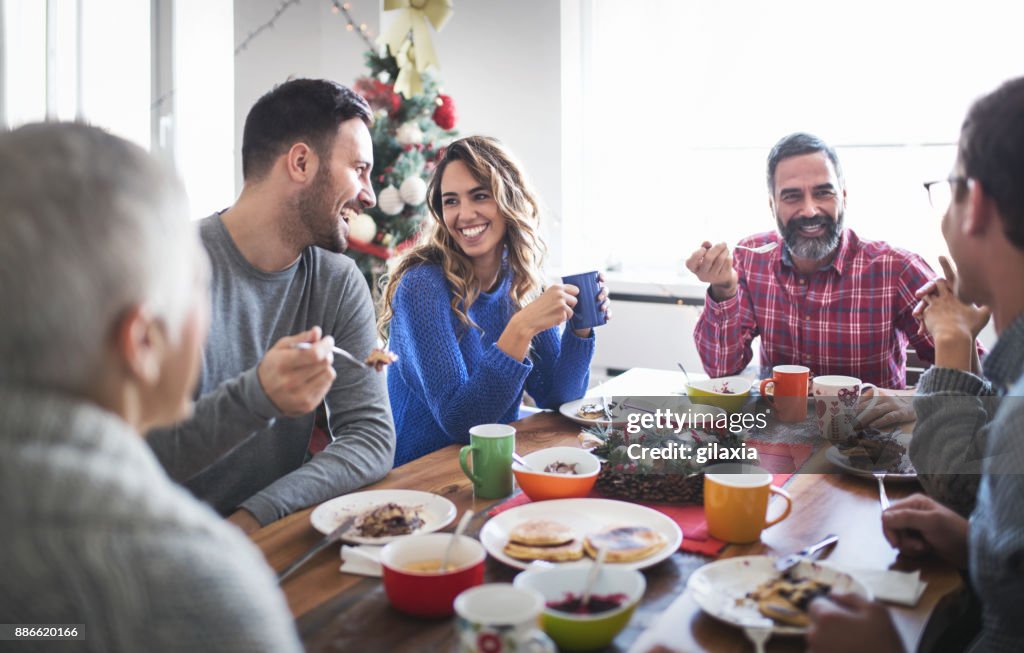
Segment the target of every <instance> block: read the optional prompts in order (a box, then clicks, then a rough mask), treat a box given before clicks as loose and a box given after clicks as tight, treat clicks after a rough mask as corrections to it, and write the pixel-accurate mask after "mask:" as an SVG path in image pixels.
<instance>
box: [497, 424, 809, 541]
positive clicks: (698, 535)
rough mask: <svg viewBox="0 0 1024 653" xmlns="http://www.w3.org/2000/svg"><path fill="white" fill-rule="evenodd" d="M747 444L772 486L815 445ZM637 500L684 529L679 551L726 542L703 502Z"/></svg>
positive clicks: (521, 499)
mask: <svg viewBox="0 0 1024 653" xmlns="http://www.w3.org/2000/svg"><path fill="white" fill-rule="evenodd" d="M748 444H750V445H751V446H752V447H754V448H755V449H757V451H758V455H759V457H760V464H761V466H762V467H764V468H765V469H767V470H768V471H770V472H772V473H773V474H774V478H773V480H772V482H773V483H774V484H775V485H782V484H783V483H785V482H786V481H787V480H789V477H790V476H792V475H793V473H794V472H795V471H796V470H798V469H800V466H801V465H803V464H804V462H805V461H806V460H807V459H808V458H810V457H811V454H812V453H814V447H813V446H811V445H809V444H785V443H778V442H760V441H756V440H750V441H748ZM590 496H591V498H595V499H603V498H606V497H604V496H602V495H600V494H598V493H597V492H596V491H594V492H591V494H590ZM527 503H530V498H529V497H528V496H526V495H525V494H523V493H522V492H520V493H519V494H517V495H515V496H514V497H512V498H511V499H509V500H508V501H505V502H504V503H502V504H501V505H498V506H495V507H494V508H492V509H491V510H489V511H488V512H487V514H488V516H490V517H494V516H495V515H499V514H501V513H503V512H505V511H506V510H509V509H511V508H515V507H517V506H521V505H524V504H527ZM636 503H638V505H641V506H646V507H648V508H650V509H652V510H657V511H658V512H660V513H661V514H663V515H665V516H666V517H668V518H669V519H671V520H672V521H674V522H675V523H676V524H678V525H679V528H681V529H682V531H683V543H682V544H681V545H680V547H679V549H680V550H681V551H687V552H689V553H699V554H701V555H706V556H710V557H716V556H717V555H718V554H719V553H721V551H722V549H723V548H724V547H725V545H726V543H725V542H723V541H721V540H716V539H715V538H713V537H711V536H710V535H708V522H707V519H706V518H705V516H704V506H703V505H678V504H674V503H641V502H636Z"/></svg>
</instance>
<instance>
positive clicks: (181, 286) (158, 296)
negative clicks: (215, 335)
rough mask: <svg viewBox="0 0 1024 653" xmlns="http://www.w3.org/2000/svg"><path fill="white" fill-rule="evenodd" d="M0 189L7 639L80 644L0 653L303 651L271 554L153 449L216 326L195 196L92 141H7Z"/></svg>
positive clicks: (60, 132)
mask: <svg viewBox="0 0 1024 653" xmlns="http://www.w3.org/2000/svg"><path fill="white" fill-rule="evenodd" d="M0 170H3V174H2V175H0V313H2V317H0V524H3V529H4V531H3V536H2V537H0V560H2V561H3V562H2V569H3V572H2V573H0V623H4V624H13V625H15V626H22V627H24V626H29V625H36V624H51V625H56V624H60V625H61V626H63V627H64V628H62V629H61V631H60V634H62V635H64V634H67V635H70V636H71V638H72V639H73V640H74V641H62V640H60V639H50V640H46V641H40V640H37V641H32V642H28V641H25V642H23V643H22V644H21V645H19V644H18V643H15V642H11V641H4V642H2V644H0V648H2V649H3V650H16V651H30V650H31V651H55V652H56V651H59V652H61V653H65V652H68V651H95V652H97V653H100V652H103V653H109V652H117V651H124V652H125V653H134V652H136V651H148V652H151V653H156V652H170V651H221V652H237V653H251V652H256V651H266V652H268V653H270V652H274V653H277V652H291V651H299V650H301V647H300V644H299V640H298V637H297V636H296V633H295V627H294V623H293V621H292V618H291V615H290V614H289V612H288V607H287V605H286V604H285V600H284V596H283V595H282V594H281V591H280V590H279V589H278V587H277V583H276V579H275V578H274V576H273V574H272V573H271V571H270V569H269V568H268V567H267V564H266V561H265V560H264V558H263V556H262V555H261V554H260V552H259V550H258V549H257V548H256V547H255V546H253V544H252V542H250V541H249V540H248V539H247V538H246V537H245V536H244V535H242V534H241V533H240V532H239V531H238V529H236V528H234V527H232V526H231V525H229V524H227V523H225V522H224V520H223V519H221V518H220V517H219V516H217V515H216V514H215V513H214V512H213V511H212V510H210V509H209V507H207V506H204V505H203V504H201V503H199V502H198V501H196V500H195V499H194V498H193V497H191V496H189V494H188V493H187V492H185V491H184V490H183V489H182V488H181V487H180V486H178V485H177V484H175V483H173V482H172V481H171V480H170V479H168V478H167V475H166V474H165V473H164V471H163V470H162V469H161V468H160V465H159V463H158V462H157V461H156V459H155V458H154V457H153V453H152V451H151V450H150V449H149V447H147V446H146V445H145V443H144V442H143V440H142V436H141V433H143V432H145V430H146V429H147V428H149V427H152V426H153V425H155V424H166V423H170V422H172V421H174V420H177V419H180V418H181V417H182V416H183V415H185V414H187V413H188V410H189V407H190V405H191V392H192V388H193V387H194V386H195V382H196V377H197V374H198V372H199V367H200V363H201V355H202V343H203V338H204V336H205V334H206V328H207V324H208V315H209V304H208V298H207V294H206V282H207V271H206V260H205V259H206V256H205V254H204V252H203V250H202V248H201V246H200V244H199V239H198V238H197V234H196V230H195V225H193V224H191V223H190V222H189V220H188V215H187V208H186V202H185V197H184V193H183V191H182V189H181V186H180V185H179V184H177V183H172V182H171V177H170V176H169V175H168V174H167V171H165V170H164V169H163V168H162V167H161V166H159V165H158V163H157V162H156V160H155V159H153V158H151V157H150V156H149V155H147V154H146V153H145V152H144V151H143V150H142V148H140V147H138V146H137V145H133V144H131V143H128V142H127V141H124V140H122V139H120V138H116V137H114V136H111V135H110V134H107V133H106V132H103V131H101V130H99V129H96V128H93V127H86V126H84V125H75V124H53V123H49V124H44V125H29V126H26V127H22V128H20V129H18V130H16V131H14V132H11V133H7V134H0ZM47 633H48V634H50V635H54V634H55V631H53V630H49V631H47ZM7 635H8V636H10V635H15V636H17V633H16V632H11V631H10V630H9V631H8V632H7Z"/></svg>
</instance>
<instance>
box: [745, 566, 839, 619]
mask: <svg viewBox="0 0 1024 653" xmlns="http://www.w3.org/2000/svg"><path fill="white" fill-rule="evenodd" d="M831 589H832V586H831V585H827V584H825V583H821V582H818V581H816V580H810V579H807V578H793V577H792V576H790V575H789V574H786V575H785V576H782V577H781V578H773V579H772V580H769V581H767V582H764V583H762V584H761V585H759V586H758V587H757V589H755V590H754V591H753V592H751V593H750V594H748V595H747V597H748V598H751V599H754V600H755V601H757V609H758V610H759V611H760V612H761V614H763V615H764V616H766V617H769V618H771V619H774V620H775V621H778V622H779V623H783V624H787V625H790V626H800V627H806V626H807V625H809V624H810V617H808V615H807V609H808V608H809V607H810V605H811V601H813V600H814V599H815V598H817V597H819V596H825V595H826V594H828V593H829V591H831Z"/></svg>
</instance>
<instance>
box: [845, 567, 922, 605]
mask: <svg viewBox="0 0 1024 653" xmlns="http://www.w3.org/2000/svg"><path fill="white" fill-rule="evenodd" d="M842 569H843V571H845V572H847V573H848V574H850V575H851V576H854V577H856V578H857V579H858V580H860V581H861V582H863V583H864V584H865V585H867V586H868V589H869V590H871V593H872V594H873V595H874V597H875V598H876V599H877V600H880V601H886V602H888V603H896V604H898V605H905V606H907V607H911V608H912V607H914V606H915V605H917V601H918V600H919V599H920V598H921V595H922V594H923V593H924V590H925V588H926V587H928V583H926V582H924V581H922V580H921V572H920V571H892V570H889V569H863V568H859V567H846V566H843V567H842Z"/></svg>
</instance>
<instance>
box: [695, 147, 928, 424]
mask: <svg viewBox="0 0 1024 653" xmlns="http://www.w3.org/2000/svg"><path fill="white" fill-rule="evenodd" d="M767 181H768V192H769V198H768V205H769V207H770V208H771V210H772V213H773V215H774V216H775V221H776V225H777V228H778V232H777V233H776V232H766V233H761V234H756V235H754V236H750V237H748V238H745V239H743V240H741V241H740V243H739V244H740V245H742V246H745V247H751V248H758V247H761V246H764V245H775V248H774V249H771V250H769V251H760V252H755V251H749V250H747V249H737V250H736V251H735V252H732V251H730V250H729V248H728V247H727V246H726V244H725V243H718V244H716V245H713V244H712V243H711V242H708V241H706V242H704V243H703V244H702V245H701V247H699V248H698V249H697V250H696V251H694V252H693V254H692V255H691V256H690V257H689V259H688V260H687V262H686V266H687V268H689V270H690V271H691V272H693V273H694V274H695V275H696V276H697V278H698V279H700V280H701V281H703V282H705V283H708V284H709V287H708V293H707V296H706V298H705V304H704V311H703V313H702V314H701V316H700V318H699V320H698V321H697V326H696V328H695V330H694V338H695V340H696V344H697V349H698V352H699V354H700V358H701V361H702V362H703V364H704V369H705V371H707V373H708V374H709V375H710V376H712V377H720V376H729V375H733V374H738V373H740V372H741V371H742V370H743V369H744V368H745V367H746V366H747V364H748V363H749V362H750V360H751V357H752V355H753V354H752V349H751V341H752V340H753V339H754V338H756V337H758V336H760V337H761V361H760V363H761V373H762V376H767V375H768V374H770V372H771V369H772V367H773V366H775V365H781V364H798V365H806V366H808V367H810V368H811V372H812V373H813V374H815V375H818V376H820V375H825V374H842V375H848V376H854V377H857V378H859V379H861V380H862V381H865V382H869V383H873V384H875V385H877V386H879V387H882V388H904V387H906V349H907V346H908V344H909V345H911V346H913V347H914V348H915V349H916V350H917V354H918V356H919V357H920V358H921V359H922V360H923V361H925V362H927V363H931V362H932V360H933V358H934V345H933V343H932V339H931V337H930V336H928V335H927V334H925V333H920V332H919V330H918V323H917V320H916V319H915V318H914V315H913V310H914V305H915V304H916V303H917V299H916V298H915V297H914V292H915V291H916V290H917V289H919V288H920V287H922V286H923V285H925V284H926V283H927V282H928V281H929V280H930V279H932V278H933V277H934V276H935V275H934V273H933V272H932V270H931V269H930V268H929V267H928V265H927V264H926V263H925V262H924V260H923V259H922V258H921V257H920V256H918V255H916V254H913V253H911V252H908V251H906V250H902V249H898V248H895V247H891V246H890V245H888V244H886V243H884V242H881V241H870V240H863V239H861V238H860V237H859V236H858V235H857V234H856V233H854V231H853V230H852V229H849V228H847V227H846V225H845V224H844V217H845V209H846V185H845V181H844V179H843V170H842V167H841V165H840V163H839V158H838V157H837V156H836V153H835V150H834V149H832V147H830V146H829V145H828V144H826V143H825V142H824V141H822V140H821V139H820V138H818V137H816V136H812V135H810V134H805V133H795V134H790V135H788V136H786V137H784V138H782V139H781V140H780V141H779V142H778V143H776V144H775V146H774V147H773V148H772V150H771V153H770V154H769V155H768V174H767ZM906 412H907V411H906V410H904V411H902V413H901V414H900V415H892V416H891V417H890V419H891V420H892V421H898V419H904V420H905V419H906V417H908V416H909V415H907V414H905V413H906ZM886 423H888V420H887V421H885V422H880V423H878V425H879V426H882V425H884V424H886Z"/></svg>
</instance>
